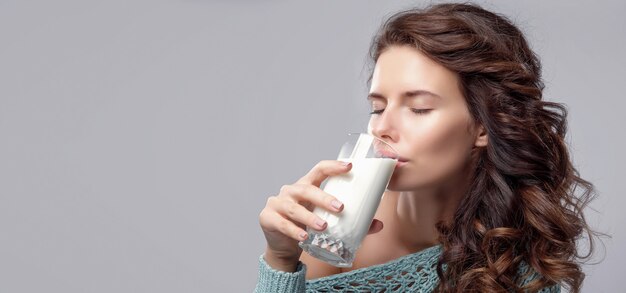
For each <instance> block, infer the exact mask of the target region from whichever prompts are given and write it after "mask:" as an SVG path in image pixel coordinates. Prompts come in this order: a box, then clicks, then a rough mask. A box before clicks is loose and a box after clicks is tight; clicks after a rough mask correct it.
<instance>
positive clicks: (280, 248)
mask: <svg viewBox="0 0 626 293" xmlns="http://www.w3.org/2000/svg"><path fill="white" fill-rule="evenodd" d="M351 168H352V164H348V165H346V164H344V162H342V161H334V160H325V161H321V162H319V163H318V164H317V165H315V167H313V169H311V171H309V173H307V174H306V175H305V176H304V177H302V178H300V179H299V180H298V181H296V183H294V184H292V185H283V186H282V187H281V189H280V193H279V194H278V195H275V196H270V197H269V198H268V199H267V204H266V205H265V208H263V210H262V211H261V213H260V214H259V223H260V224H261V228H262V229H263V233H264V234H265V239H266V240H267V248H266V251H265V261H266V262H267V263H268V264H269V265H270V266H272V267H274V268H275V269H279V270H282V271H295V269H296V265H297V264H298V260H299V258H300V254H302V248H300V246H298V242H299V241H302V240H305V239H306V238H307V237H308V235H307V233H306V226H309V227H311V228H313V229H315V230H318V231H323V230H324V229H326V226H327V223H326V222H325V221H324V220H322V219H321V218H319V217H318V216H317V215H315V214H314V213H313V212H312V211H313V209H314V208H315V207H321V208H324V209H327V210H329V211H333V212H340V211H341V210H342V209H343V203H341V202H340V201H339V200H337V198H335V197H334V196H332V195H330V194H328V193H326V192H324V191H323V190H321V189H320V188H319V186H320V184H321V183H322V182H323V181H324V179H326V178H328V177H330V176H334V175H339V174H343V173H347V172H348V171H350V169H351Z"/></svg>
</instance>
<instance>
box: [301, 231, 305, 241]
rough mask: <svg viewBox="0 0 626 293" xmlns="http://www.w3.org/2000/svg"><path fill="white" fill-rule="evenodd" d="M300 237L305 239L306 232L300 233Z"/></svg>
mask: <svg viewBox="0 0 626 293" xmlns="http://www.w3.org/2000/svg"><path fill="white" fill-rule="evenodd" d="M300 238H302V240H304V239H306V232H302V233H300Z"/></svg>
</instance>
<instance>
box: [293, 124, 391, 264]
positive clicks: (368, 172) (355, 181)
mask: <svg viewBox="0 0 626 293" xmlns="http://www.w3.org/2000/svg"><path fill="white" fill-rule="evenodd" d="M337 160H340V161H344V162H352V169H350V171H349V172H348V173H344V174H340V175H336V176H331V177H329V178H327V179H326V181H325V185H324V186H323V187H322V190H324V191H325V192H326V193H329V194H332V195H333V196H335V197H337V199H339V201H341V202H342V203H343V204H344V208H343V210H342V211H341V212H332V211H329V210H326V209H325V208H321V207H316V208H315V209H314V210H313V213H315V214H316V215H318V216H319V217H320V218H322V219H323V220H325V221H326V222H327V223H328V225H327V228H326V229H325V230H324V231H317V230H314V229H311V228H309V227H307V233H308V234H309V237H308V238H307V239H306V240H304V241H300V242H299V243H298V245H299V246H300V247H301V248H302V249H303V250H304V251H306V252H307V253H308V254H310V255H312V256H314V257H316V258H318V259H320V260H322V261H325V262H327V263H329V264H331V265H334V266H336V267H351V266H352V261H353V260H354V256H355V254H356V250H357V249H358V248H359V246H360V245H361V242H362V241H363V238H364V237H365V235H367V231H368V230H369V227H370V225H371V224H372V220H373V219H374V214H376V210H377V209H378V205H379V203H380V200H381V198H382V195H383V193H384V192H385V190H386V189H387V184H389V180H390V179H391V175H392V174H393V171H394V169H395V166H396V163H397V160H398V152H396V151H395V150H394V149H393V148H392V147H391V146H390V145H389V144H387V143H386V142H384V141H382V140H381V139H379V138H377V137H375V136H373V135H371V134H368V133H350V134H348V141H347V142H346V143H345V144H344V145H343V146H342V148H341V151H340V152H339V156H338V158H337Z"/></svg>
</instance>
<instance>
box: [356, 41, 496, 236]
mask: <svg viewBox="0 0 626 293" xmlns="http://www.w3.org/2000/svg"><path fill="white" fill-rule="evenodd" d="M416 91H417V92H416ZM407 92H414V94H412V95H407V94H405V93H407ZM368 102H369V104H370V105H371V107H370V108H371V109H372V111H375V113H374V114H372V116H371V118H370V121H369V123H368V132H369V133H371V134H373V135H375V136H377V137H379V138H381V139H383V140H384V141H385V142H387V143H389V144H390V145H391V146H392V147H393V148H394V149H395V150H396V151H397V152H398V153H399V155H400V156H401V157H404V158H405V159H407V160H408V161H407V162H406V163H405V164H403V165H402V166H400V167H399V168H397V169H396V170H395V171H394V175H393V177H392V178H391V181H390V183H389V186H388V189H389V190H391V191H397V192H399V195H398V199H397V207H396V212H397V217H398V224H399V225H401V226H402V228H401V229H400V231H405V232H406V233H402V234H401V235H399V237H400V238H401V239H402V240H403V242H405V243H406V244H407V245H409V246H413V247H417V248H419V247H422V248H423V247H428V246H432V245H433V244H435V243H436V242H437V240H436V239H437V233H436V230H435V228H434V226H435V223H436V222H438V221H439V220H445V221H450V220H451V218H452V215H453V213H454V210H455V209H456V206H457V205H458V202H459V200H460V197H461V196H462V195H463V193H464V192H465V191H466V189H467V188H468V184H469V181H468V179H470V178H471V176H470V175H471V174H469V169H470V167H471V165H472V162H471V152H472V149H474V148H477V147H485V146H486V145H487V135H486V133H485V131H484V129H483V127H482V126H481V125H480V124H478V123H475V122H474V121H473V119H472V117H471V115H470V113H469V109H468V107H467V104H466V101H465V98H464V97H463V94H462V92H461V86H460V78H459V76H458V74H456V73H455V72H453V71H450V70H449V69H447V68H445V67H444V66H442V65H440V64H438V63H436V62H435V61H433V60H432V59H430V58H428V57H427V56H426V55H424V54H422V53H421V52H419V51H418V50H416V49H414V48H411V47H407V46H392V47H390V48H388V49H387V50H386V51H384V52H383V53H382V54H381V55H380V57H379V58H378V60H377V62H376V66H375V68H374V72H373V76H372V83H371V88H370V93H369V96H368ZM381 110H382V112H381Z"/></svg>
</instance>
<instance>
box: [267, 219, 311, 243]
mask: <svg viewBox="0 0 626 293" xmlns="http://www.w3.org/2000/svg"><path fill="white" fill-rule="evenodd" d="M266 217H267V220H268V222H270V223H271V224H270V225H269V226H270V228H269V229H270V230H275V231H278V232H280V233H281V234H283V235H285V236H287V237H290V238H292V239H294V240H297V241H303V240H305V239H306V238H307V237H308V233H307V232H306V230H304V229H303V228H302V227H298V226H297V225H296V224H294V223H293V222H291V221H289V220H288V219H286V218H284V217H283V216H281V215H280V214H278V213H271V214H269V215H267V216H266Z"/></svg>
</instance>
